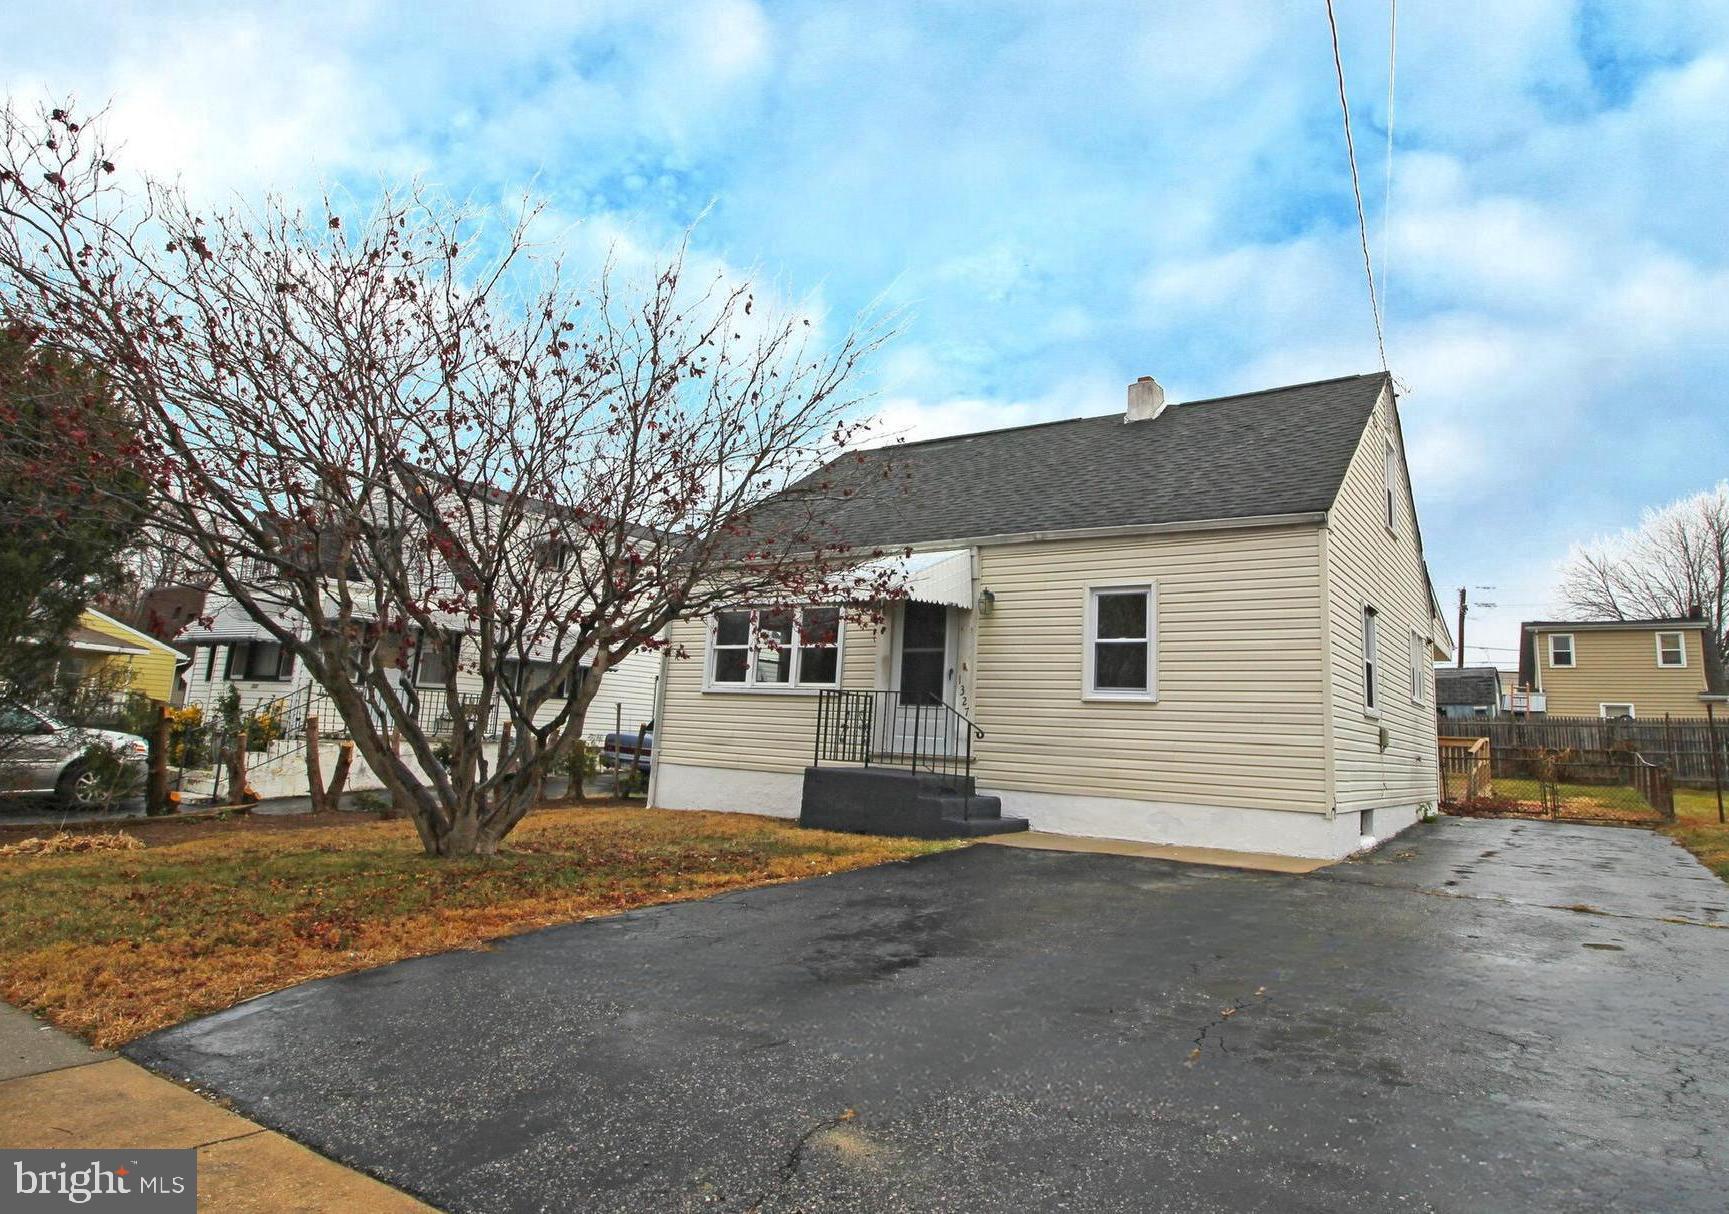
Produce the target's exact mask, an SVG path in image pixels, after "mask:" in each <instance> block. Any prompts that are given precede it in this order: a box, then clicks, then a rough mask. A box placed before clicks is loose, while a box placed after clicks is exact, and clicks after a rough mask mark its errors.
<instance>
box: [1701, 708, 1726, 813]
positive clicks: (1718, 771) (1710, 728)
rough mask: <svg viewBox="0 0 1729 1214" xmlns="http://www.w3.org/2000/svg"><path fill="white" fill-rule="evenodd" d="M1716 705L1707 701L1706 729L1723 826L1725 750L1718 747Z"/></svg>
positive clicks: (1713, 779) (1718, 808) (1718, 810)
mask: <svg viewBox="0 0 1729 1214" xmlns="http://www.w3.org/2000/svg"><path fill="white" fill-rule="evenodd" d="M1715 708H1716V705H1714V704H1713V703H1712V702H1711V701H1710V700H1706V701H1705V729H1706V731H1707V732H1708V733H1709V735H1710V741H1711V782H1712V783H1713V784H1715V785H1716V786H1717V821H1718V823H1719V824H1721V823H1722V822H1723V821H1724V818H1723V748H1722V747H1721V746H1719V745H1717V713H1716V712H1715V711H1714V709H1715Z"/></svg>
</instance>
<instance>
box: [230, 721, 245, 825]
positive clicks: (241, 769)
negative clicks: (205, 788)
mask: <svg viewBox="0 0 1729 1214" xmlns="http://www.w3.org/2000/svg"><path fill="white" fill-rule="evenodd" d="M246 732H247V731H246V725H245V723H244V722H242V724H241V726H240V728H239V729H237V730H235V731H234V743H233V745H232V746H230V747H229V751H228V803H229V804H230V805H246V804H249V803H250V802H248V801H247V798H246V793H247V788H246V745H247V739H246Z"/></svg>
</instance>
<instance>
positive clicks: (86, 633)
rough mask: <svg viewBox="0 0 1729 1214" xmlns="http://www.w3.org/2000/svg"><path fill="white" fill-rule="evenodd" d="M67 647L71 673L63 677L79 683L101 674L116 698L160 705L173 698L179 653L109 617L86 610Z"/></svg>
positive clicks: (92, 609)
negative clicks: (145, 698)
mask: <svg viewBox="0 0 1729 1214" xmlns="http://www.w3.org/2000/svg"><path fill="white" fill-rule="evenodd" d="M67 647H68V649H69V650H70V654H69V656H68V659H67V660H68V662H69V663H70V664H71V666H72V667H73V668H74V670H72V671H67V672H66V673H75V674H76V676H77V678H78V679H80V680H82V679H85V678H90V677H94V676H96V675H98V674H99V673H103V674H104V675H105V677H107V678H109V679H111V680H112V683H113V688H114V690H115V691H116V692H117V693H120V694H138V695H145V696H149V697H150V698H151V699H152V700H161V701H163V702H164V703H166V702H168V701H169V700H171V699H172V698H173V696H174V666H175V663H176V662H178V661H179V660H180V654H179V652H178V651H177V650H175V648H174V647H173V646H172V645H169V644H166V643H165V642H162V641H159V640H157V639H156V638H155V637H153V636H151V635H150V634H149V633H146V632H140V631H139V630H138V629H136V628H132V627H130V626H128V625H126V624H122V623H121V622H120V621H119V620H117V619H115V618H114V617H113V616H110V615H104V614H103V613H102V612H100V611H97V610H95V609H94V608H91V609H88V610H86V611H85V612H84V614H83V615H81V616H80V617H79V618H78V625H77V627H75V628H73V630H72V632H71V633H70V635H69V636H68V637H67Z"/></svg>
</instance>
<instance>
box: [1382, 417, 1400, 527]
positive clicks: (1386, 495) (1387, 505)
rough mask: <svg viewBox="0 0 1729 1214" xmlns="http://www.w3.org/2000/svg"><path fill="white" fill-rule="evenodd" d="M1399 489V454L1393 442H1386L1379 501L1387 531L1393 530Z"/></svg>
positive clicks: (1396, 517) (1396, 519)
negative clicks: (1384, 516)
mask: <svg viewBox="0 0 1729 1214" xmlns="http://www.w3.org/2000/svg"><path fill="white" fill-rule="evenodd" d="M1398 488H1399V453H1398V451H1396V450H1395V449H1394V447H1393V440H1392V439H1388V440H1387V458H1386V461H1385V462H1384V463H1383V464H1382V465H1381V501H1382V506H1383V508H1384V510H1385V512H1386V523H1387V530H1388V531H1392V530H1394V524H1395V523H1396V522H1397V521H1398V514H1397V512H1396V507H1395V506H1394V502H1395V501H1396V499H1397V496H1398Z"/></svg>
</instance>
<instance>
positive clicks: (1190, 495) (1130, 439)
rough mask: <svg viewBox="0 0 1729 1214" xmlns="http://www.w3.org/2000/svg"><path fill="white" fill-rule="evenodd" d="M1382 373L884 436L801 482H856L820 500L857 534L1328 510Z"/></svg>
mask: <svg viewBox="0 0 1729 1214" xmlns="http://www.w3.org/2000/svg"><path fill="white" fill-rule="evenodd" d="M1387 383H1388V377H1387V375H1386V374H1385V373H1384V372H1376V373H1374V374H1372V375H1352V376H1346V377H1344V378H1341V379H1329V380H1321V381H1319V382H1316V383H1308V384H1295V385H1292V386H1290V387H1285V388H1273V389H1269V390H1267V391H1263V392H1249V393H1244V394H1241V395H1237V396H1225V397H1218V398H1215V399H1212V400H1200V401H1193V402H1190V403H1187V404H1173V405H1171V406H1170V407H1169V408H1167V409H1166V410H1165V411H1164V413H1163V414H1161V415H1160V416H1159V417H1157V418H1154V419H1153V420H1151V421H1143V422H1133V423H1125V422H1124V421H1123V416H1122V414H1121V413H1113V414H1110V415H1108V416H1105V417H1083V418H1077V419H1074V420H1071V421H1060V422H1046V423H1043V424H1041V425H1033V426H1020V427H1016V428H1014V429H1009V430H988V431H984V432H982V433H978V434H963V435H957V436H956V437H953V438H941V439H932V440H930V441H927V442H919V443H905V444H899V445H895V446H890V447H882V448H876V449H873V450H870V451H865V452H860V453H856V454H854V455H849V456H844V457H842V458H841V459H839V460H837V461H835V462H834V463H832V464H830V465H829V466H828V467H827V468H825V469H824V470H823V471H822V472H820V473H818V474H817V475H816V476H815V477H812V478H809V479H808V480H807V481H805V482H803V486H804V487H806V488H810V489H813V491H814V486H815V485H817V484H818V483H821V482H823V481H828V482H831V483H834V484H840V485H852V486H857V487H859V488H860V489H861V492H860V493H859V495H858V496H857V497H855V498H852V499H850V500H846V501H832V499H831V501H830V502H829V503H827V504H825V505H824V507H823V510H822V513H823V515H824V521H825V525H826V527H827V528H829V529H830V534H829V535H828V536H827V539H828V540H830V541H831V542H840V543H845V544H851V545H901V544H920V543H930V542H933V541H942V540H949V539H963V538H976V537H981V536H988V535H1006V534H1013V533H1019V532H1029V531H1057V530H1070V529H1075V528H1088V527H1113V526H1123V525H1131V524H1162V523H1183V522H1200V521H1203V520H1212V519H1235V518H1251V517H1256V516H1265V515H1278V514H1300V513H1308V512H1311V511H1321V510H1326V509H1328V508H1329V507H1330V506H1331V505H1332V504H1333V499H1334V498H1335V497H1337V495H1338V491H1339V485H1340V483H1341V482H1342V481H1343V479H1344V476H1345V469H1346V466H1347V465H1348V464H1349V463H1350V459H1351V455H1352V453H1353V452H1354V451H1355V450H1356V447H1357V443H1358V441H1359V439H1360V438H1361V437H1362V433H1363V427H1364V425H1365V424H1366V423H1367V421H1368V418H1369V415H1370V413H1371V412H1372V411H1373V410H1374V407H1375V402H1376V401H1377V400H1378V399H1379V397H1380V394H1381V391H1382V389H1383V388H1384V387H1385V386H1386V385H1387ZM885 470H886V472H887V473H888V475H887V476H886V477H885V475H884V474H885ZM798 489H799V487H798V486H795V488H794V490H793V493H794V494H795V495H796V494H797V492H798ZM824 496H827V494H825V495H824Z"/></svg>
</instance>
